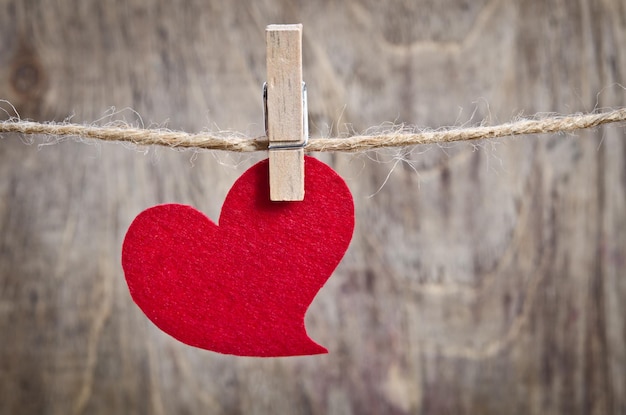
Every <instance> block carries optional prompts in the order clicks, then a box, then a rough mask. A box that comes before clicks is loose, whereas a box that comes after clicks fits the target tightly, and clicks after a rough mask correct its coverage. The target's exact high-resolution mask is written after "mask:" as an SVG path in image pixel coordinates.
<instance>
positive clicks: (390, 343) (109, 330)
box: [0, 0, 626, 414]
mask: <svg viewBox="0 0 626 415" xmlns="http://www.w3.org/2000/svg"><path fill="white" fill-rule="evenodd" d="M296 22H301V23H303V24H304V76H305V80H306V81H307V85H308V90H309V108H310V117H311V130H312V133H313V135H318V136H319V135H331V136H335V135H338V134H345V133H347V132H349V131H352V130H355V131H361V130H364V129H367V128H368V127H371V126H376V125H381V124H383V123H385V122H389V121H393V122H396V123H410V124H416V125H419V126H424V127H433V128H436V127H440V126H448V125H461V124H464V123H470V124H471V123H478V122H482V121H484V122H485V123H488V124H494V123H498V122H503V121H508V120H509V119H511V118H512V117H515V116H516V115H519V114H521V113H523V114H533V113H536V112H553V111H554V112H559V113H571V112H577V111H590V110H593V109H594V108H596V107H598V108H606V107H617V106H624V105H626V90H625V89H624V87H622V86H620V83H621V85H625V84H626V3H625V2H624V1H623V0H602V1H595V0H580V1H567V0H519V1H512V0H511V1H506V0H472V1H470V0H419V1H411V0H405V1H400V0H395V1H389V2H383V1H378V0H351V1H337V0H323V1H308V2H305V1H298V2H295V1H288V0H284V1H277V0H261V1H254V2H243V1H229V2H225V1H224V2H221V1H218V0H209V1H207V0H186V1H183V0H177V1H170V0H167V1H166V0H161V1H153V2H146V1H142V0H115V1H97V0H87V1H86V0H68V1H60V0H58V1H41V0H39V1H38V0H27V1H26V0H0V99H4V100H8V101H10V102H11V103H12V104H13V105H14V106H15V108H16V109H17V111H18V112H19V114H20V115H21V116H22V117H23V118H30V119H35V120H42V121H52V120H54V121H63V120H65V119H71V121H73V122H86V123H90V122H94V121H97V122H98V123H101V124H102V123H106V122H110V121H115V120H125V121H126V122H128V123H130V124H133V125H146V126H151V125H153V126H163V125H165V126H167V127H169V128H172V129H184V130H186V131H191V132H194V131H200V130H202V129H213V130H215V129H232V130H235V131H239V132H242V133H245V134H250V135H257V134H260V133H261V132H262V124H263V118H262V104H261V85H262V83H263V81H264V74H265V41H264V29H265V26H266V25H267V24H271V23H296ZM0 107H1V108H3V109H4V110H6V111H7V112H8V113H9V114H10V115H12V114H13V112H12V110H11V108H10V106H9V105H8V104H7V103H6V102H3V103H2V104H0ZM113 107H114V109H112V108H113ZM625 138H626V130H625V127H624V126H623V125H622V126H613V127H606V128H598V129H595V130H593V131H586V132H580V133H577V134H573V135H567V136H564V135H561V136H558V135H556V136H539V137H522V138H518V139H512V140H509V139H507V140H500V141H490V142H482V143H475V144H456V145H450V146H446V147H445V148H440V147H437V146H431V147H419V148H415V149H405V150H402V151H386V152H378V153H369V154H357V155H340V154H323V155H316V156H318V157H319V158H321V159H322V160H324V161H326V162H328V163H329V164H331V165H332V166H333V167H334V168H335V169H336V170H337V171H338V172H339V173H340V174H341V175H342V176H343V177H344V178H345V179H346V181H347V183H348V185H349V187H350V188H351V190H352V192H353V195H354V199H355V206H356V215H357V226H356V230H355V235H354V239H353V241H352V245H351V247H350V249H349V251H348V253H347V255H346V257H345V259H344V261H343V262H342V263H341V264H340V266H339V268H338V269H337V271H336V272H335V274H334V275H333V277H332V278H331V279H330V281H329V282H328V284H327V285H326V286H325V287H324V288H323V289H322V291H321V292H320V293H319V295H318V297H317V298H316V300H315V301H314V303H313V305H312V308H311V309H310V311H309V313H308V314H307V326H308V330H309V333H310V334H311V336H312V338H314V339H315V340H317V341H318V342H320V343H321V344H323V345H325V346H327V347H328V348H329V350H330V353H329V354H328V355H324V356H315V357H298V358H286V359H268V360H261V359H254V358H238V357H231V356H222V355H218V354H215V353H211V352H207V351H202V350H197V349H194V348H190V347H187V346H185V345H182V344H179V343H177V342H176V341H174V340H173V339H171V338H170V337H169V336H167V335H165V334H164V333H162V332H160V331H159V330H158V329H156V328H155V327H154V326H153V325H152V324H151V323H150V322H149V321H148V320H147V319H146V318H145V317H144V316H143V314H142V313H141V312H140V310H139V309H138V308H137V307H136V306H135V305H134V304H133V303H132V301H131V299H130V296H129V294H128V292H127V288H126V284H125V282H124V276H123V273H122V269H121V266H120V248H121V243H122V239H123V237H124V234H125V231H126V229H127V227H128V225H129V224H130V222H131V221H132V219H133V218H134V217H135V215H136V214H138V213H139V212H140V211H141V210H143V209H145V208H147V207H149V206H151V205H153V204H156V203H162V202H178V203H186V204H192V205H194V206H196V207H198V208H199V209H201V210H203V211H204V212H206V213H207V214H208V215H209V216H210V217H211V218H213V219H214V220H215V219H217V217H218V215H219V209H220V206H221V204H222V201H223V199H224V196H225V194H226V192H227V190H228V189H229V187H230V186H231V184H232V183H233V181H234V180H235V179H236V178H237V177H238V175H239V174H241V173H242V172H243V171H244V170H245V168H247V167H248V166H250V165H251V164H252V163H253V162H254V161H256V160H258V159H260V158H262V157H264V156H265V155H264V154H254V155H244V156H238V155H233V154H215V153H210V152H200V153H194V152H189V151H188V152H177V151H173V150H168V149H160V148H159V149H157V148H145V149H144V148H142V149H133V148H129V146H127V145H121V144H101V143H95V142H88V143H80V142H74V141H65V142H60V143H55V144H53V145H42V144H46V143H48V144H52V143H53V142H54V139H51V138H49V137H36V138H35V139H34V140H32V141H29V140H30V139H29V138H21V137H18V136H10V135H6V136H4V137H3V138H2V140H0V230H1V234H0V413H2V414H35V413H36V414H73V413H75V414H112V413H115V414H237V413H245V414H248V413H258V414H298V413H302V414H325V413H329V414H369V413H372V414H382V413H385V414H405V413H420V414H464V413H473V414H492V413H493V414H496V413H505V414H554V413H566V414H624V413H626V275H625V274H626V271H625V267H626V166H625V163H624V160H625V158H626V139H625ZM29 143H30V144H31V145H27V144H29ZM383 184H384V185H383Z"/></svg>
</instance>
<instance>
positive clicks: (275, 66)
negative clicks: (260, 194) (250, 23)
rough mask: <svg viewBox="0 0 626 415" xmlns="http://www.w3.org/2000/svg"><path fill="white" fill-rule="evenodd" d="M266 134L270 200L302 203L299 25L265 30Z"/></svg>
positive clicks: (304, 120)
mask: <svg viewBox="0 0 626 415" xmlns="http://www.w3.org/2000/svg"><path fill="white" fill-rule="evenodd" d="M265 33H266V47H267V83H266V85H265V90H264V98H265V130H266V133H267V137H268V140H269V153H270V154H269V159H270V161H269V169H270V172H269V174H270V199H271V200H273V201H300V200H304V146H305V145H306V142H307V139H308V114H307V110H306V88H305V86H304V83H303V82H302V25H301V24H294V25H270V26H267V29H266V32H265Z"/></svg>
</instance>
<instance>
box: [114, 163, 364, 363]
mask: <svg viewBox="0 0 626 415" xmlns="http://www.w3.org/2000/svg"><path fill="white" fill-rule="evenodd" d="M268 170H269V169H268V162H267V160H264V161H262V162H260V163H258V164H256V165H254V166H253V167H251V168H250V169H249V170H247V171H246V172H245V173H244V174H243V175H242V176H241V177H240V178H239V179H238V180H237V181H236V182H235V184H234V185H233V187H232V188H231V190H230V192H229V193H228V195H227V196H226V200H225V201H224V205H223V207H222V213H221V216H220V219H219V226H217V225H215V224H214V223H213V222H212V221H211V220H210V219H209V218H208V217H206V216H205V215H204V214H203V213H201V212H199V211H197V210H196V209H194V208H193V207H191V206H185V205H178V204H167V205H160V206H155V207H152V208H149V209H147V210H145V211H143V212H142V213H140V214H139V215H138V216H137V218H135V220H134V221H133V223H132V224H131V225H130V228H129V229H128V233H127V234H126V238H125V240H124V246H123V248H122V266H123V268H124V273H125V275H126V282H127V283H128V288H129V290H130V294H131V296H132V298H133V300H134V301H135V302H136V303H137V305H138V306H139V307H140V308H141V310H143V312H144V313H145V314H146V316H148V318H149V319H150V320H152V322H153V323H154V324H156V325H157V326H158V327H159V328H161V329H162V330H163V331H165V332H166V333H168V334H170V335H171V336H173V337H175V338H177V339H178V340H180V341H182V342H184V343H187V344H189V345H192V346H196V347H200V348H203V349H208V350H213V351H216V352H220V353H226V354H234V355H241V356H264V357H270V356H291V355H308V354H318V353H326V352H327V350H326V349H325V348H324V347H322V346H320V345H318V344H316V343H315V342H313V341H312V340H311V339H310V338H309V336H308V335H307V333H306V329H305V327H304V314H305V312H306V310H307V308H308V307H309V305H310V304H311V302H312V301H313V298H314V297H315V295H316V294H317V292H318V291H319V289H320V288H321V287H322V286H323V285H324V283H325V282H326V280H327V279H328V278H329V277H330V274H331V273H332V272H333V271H334V269H335V267H336V266H337V265H338V264H339V261H340V260H341V258H342V257H343V255H344V253H345V251H346V249H347V248H348V245H349V243H350V239H351V238H352V232H353V229H354V205H353V202H352V196H351V194H350V191H349V190H348V188H347V186H346V184H345V182H344V181H343V180H342V179H341V177H339V176H338V175H337V174H336V173H335V172H334V171H333V170H332V169H331V168H330V167H328V166H327V165H325V164H324V163H322V162H320V161H318V160H316V159H314V158H311V157H306V159H305V173H306V175H305V192H306V193H305V199H304V201H302V202H271V201H270V199H269V173H268Z"/></svg>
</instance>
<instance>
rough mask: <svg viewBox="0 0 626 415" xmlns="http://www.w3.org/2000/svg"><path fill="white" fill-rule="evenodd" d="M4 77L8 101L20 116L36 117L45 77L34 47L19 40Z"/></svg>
mask: <svg viewBox="0 0 626 415" xmlns="http://www.w3.org/2000/svg"><path fill="white" fill-rule="evenodd" d="M18 45H19V46H18V47H17V48H16V50H15V52H14V55H13V59H12V62H11V65H10V66H9V67H8V68H7V72H6V75H5V77H3V78H4V79H5V80H6V82H7V84H8V92H9V95H8V96H6V97H4V98H5V99H7V100H8V101H10V102H11V103H12V104H13V105H14V106H15V108H16V109H17V111H18V112H19V114H20V115H21V116H22V117H27V118H38V116H39V115H41V111H42V109H43V108H42V105H43V100H42V98H43V96H44V94H45V92H46V89H47V79H46V78H47V77H46V73H45V71H44V68H43V66H42V64H41V61H40V60H39V56H38V54H37V51H36V50H35V48H34V47H32V46H31V45H30V44H28V43H22V42H20V43H19V44H18Z"/></svg>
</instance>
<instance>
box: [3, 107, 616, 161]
mask: <svg viewBox="0 0 626 415" xmlns="http://www.w3.org/2000/svg"><path fill="white" fill-rule="evenodd" d="M618 122H626V108H620V109H616V110H612V111H607V112H599V113H589V114H573V115H567V116H552V117H539V118H532V119H521V120H517V121H513V122H510V123H506V124H500V125H495V126H478V127H460V128H451V129H441V130H431V131H419V132H406V129H402V128H399V129H396V130H392V131H390V132H384V133H382V134H377V135H354V136H350V137H345V138H343V137H342V138H314V139H310V140H309V142H308V144H307V145H306V147H305V150H307V151H312V152H318V151H343V152H357V151H366V150H373V149H380V148H387V147H405V146H415V145H421V144H443V143H452V142H455V141H469V140H482V139H487V138H501V137H512V136H516V135H530V134H553V133H565V132H571V131H575V130H583V129H587V128H593V127H597V126H600V125H604V124H610V123H618ZM0 133H20V134H27V135H31V134H42V135H50V136H56V137H61V138H62V137H80V138H87V139H97V140H103V141H124V142H130V143H133V144H136V145H161V146H167V147H173V148H199V149H206V150H224V151H235V152H250V151H262V150H267V148H268V140H267V137H257V138H251V137H241V136H238V135H234V136H225V135H216V134H211V133H197V134H190V133H186V132H182V131H170V130H164V129H144V128H132V127H124V126H122V127H120V126H93V125H80V124H69V123H58V124H57V123H39V122H33V121H23V120H19V119H10V120H7V121H1V122H0Z"/></svg>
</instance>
